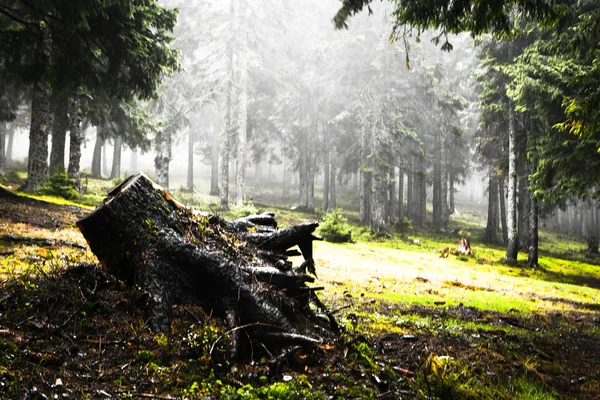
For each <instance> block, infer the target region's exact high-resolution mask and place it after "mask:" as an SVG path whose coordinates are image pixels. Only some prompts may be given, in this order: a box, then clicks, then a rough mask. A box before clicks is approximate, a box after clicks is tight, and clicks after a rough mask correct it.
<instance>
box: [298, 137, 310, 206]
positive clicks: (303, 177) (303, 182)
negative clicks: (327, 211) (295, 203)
mask: <svg viewBox="0 0 600 400" xmlns="http://www.w3.org/2000/svg"><path fill="white" fill-rule="evenodd" d="M298 141H299V142H298V149H299V154H298V180H299V187H300V188H299V189H300V190H299V198H300V201H299V205H300V208H303V209H307V208H308V183H307V181H308V171H307V170H308V166H307V153H308V148H307V147H308V143H307V133H306V129H305V128H300V132H299V135H298Z"/></svg>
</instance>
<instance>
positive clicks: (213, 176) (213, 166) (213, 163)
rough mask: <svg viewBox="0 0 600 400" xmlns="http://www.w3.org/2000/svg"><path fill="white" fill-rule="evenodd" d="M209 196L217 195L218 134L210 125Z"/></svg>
mask: <svg viewBox="0 0 600 400" xmlns="http://www.w3.org/2000/svg"><path fill="white" fill-rule="evenodd" d="M211 127H212V129H211V146H210V195H211V196H218V195H219V151H220V149H219V133H218V131H217V130H216V129H214V127H213V126H212V124H211Z"/></svg>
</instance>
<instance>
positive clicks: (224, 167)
mask: <svg viewBox="0 0 600 400" xmlns="http://www.w3.org/2000/svg"><path fill="white" fill-rule="evenodd" d="M229 20H230V21H231V29H230V32H235V25H236V24H235V20H236V18H235V0H230V3H229ZM230 37H231V38H230V40H229V43H228V48H227V75H228V76H227V89H226V90H227V99H226V101H225V130H224V131H223V134H222V137H221V146H220V147H221V188H220V191H219V193H220V203H221V210H224V211H227V210H229V154H230V152H231V136H232V135H233V134H234V132H235V131H234V115H233V109H234V107H233V100H234V90H235V86H234V84H233V74H234V71H233V51H234V49H233V48H234V42H233V40H234V35H233V34H232V35H230Z"/></svg>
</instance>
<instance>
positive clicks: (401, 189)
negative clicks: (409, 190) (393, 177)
mask: <svg viewBox="0 0 600 400" xmlns="http://www.w3.org/2000/svg"><path fill="white" fill-rule="evenodd" d="M403 219H404V168H402V167H400V168H398V221H399V222H400V223H402V220H403Z"/></svg>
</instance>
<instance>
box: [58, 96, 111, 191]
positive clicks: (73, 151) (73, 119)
mask: <svg viewBox="0 0 600 400" xmlns="http://www.w3.org/2000/svg"><path fill="white" fill-rule="evenodd" d="M82 95H83V92H82V91H81V89H78V90H77V91H76V92H75V93H74V94H73V96H72V97H71V102H70V104H69V110H70V117H69V131H70V134H69V167H68V172H69V175H71V177H73V180H74V181H75V188H76V189H77V190H80V182H79V170H80V169H81V144H82V143H83V127H82V124H83V108H82V106H81V97H82ZM120 158H121V154H119V162H120ZM113 163H114V161H113ZM119 171H120V170H119Z"/></svg>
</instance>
